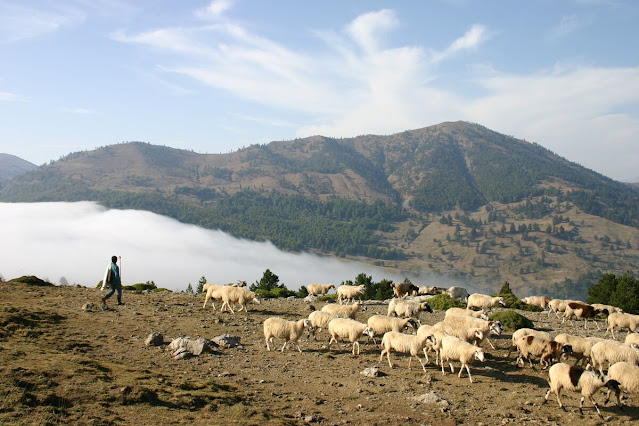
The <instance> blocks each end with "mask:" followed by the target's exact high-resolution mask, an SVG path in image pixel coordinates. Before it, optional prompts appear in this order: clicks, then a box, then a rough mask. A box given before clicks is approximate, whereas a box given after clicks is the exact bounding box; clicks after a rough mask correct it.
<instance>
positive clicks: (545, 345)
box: [515, 335, 572, 369]
mask: <svg viewBox="0 0 639 426" xmlns="http://www.w3.org/2000/svg"><path fill="white" fill-rule="evenodd" d="M515 345H516V346H517V352H518V353H519V356H518V357H517V361H516V363H517V365H519V362H520V361H521V363H522V367H523V366H524V365H525V360H527V361H528V363H529V364H530V368H532V369H534V368H535V367H534V366H533V363H532V360H531V359H530V357H531V356H536V357H539V365H541V366H542V368H546V367H548V366H549V365H550V362H549V360H551V359H553V358H554V359H559V358H560V357H561V355H563V354H571V353H572V348H571V347H570V345H564V344H562V343H559V342H555V341H554V340H548V339H544V338H540V337H535V336H532V335H528V336H523V337H520V338H519V339H517V341H516V342H515Z"/></svg>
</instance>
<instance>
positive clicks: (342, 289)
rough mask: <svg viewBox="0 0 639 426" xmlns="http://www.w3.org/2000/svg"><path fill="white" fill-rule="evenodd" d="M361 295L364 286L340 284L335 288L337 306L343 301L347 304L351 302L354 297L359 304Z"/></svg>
mask: <svg viewBox="0 0 639 426" xmlns="http://www.w3.org/2000/svg"><path fill="white" fill-rule="evenodd" d="M363 295H364V284H362V285H357V286H355V285H346V284H342V285H341V286H339V287H338V288H337V301H338V302H339V304H342V302H343V301H344V300H346V301H347V302H348V301H349V300H353V299H355V297H358V298H359V300H360V302H361V301H362V296H363Z"/></svg>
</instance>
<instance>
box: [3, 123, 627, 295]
mask: <svg viewBox="0 0 639 426" xmlns="http://www.w3.org/2000/svg"><path fill="white" fill-rule="evenodd" d="M0 200H2V201H74V200H95V201H99V202H101V203H103V204H105V205H107V206H111V207H120V208H139V209H144V210H150V211H154V212H157V213H160V214H165V215H168V216H172V217H175V218H177V219H179V220H181V221H184V222H189V223H195V224H198V225H200V226H204V227H207V228H219V229H222V230H224V231H227V232H230V233H232V234H234V235H236V236H240V237H244V238H250V239H255V240H265V239H269V240H271V241H273V242H274V243H275V244H276V245H278V246H279V247H281V248H284V249H287V250H314V251H319V252H323V253H327V254H336V255H339V256H360V257H365V258H368V259H370V261H371V262H376V263H378V264H380V265H385V266H389V267H398V268H400V269H406V270H412V271H418V270H419V271H434V272H439V273H442V274H447V275H449V274H453V275H455V276H457V277H461V278H468V279H472V280H477V281H483V282H484V283H488V282H490V281H492V280H497V281H501V280H503V279H509V280H510V281H511V282H512V283H514V286H515V287H516V286H517V285H518V284H519V285H524V284H526V283H529V284H534V285H542V284H544V283H548V282H551V281H553V280H555V281H560V280H561V279H564V278H571V279H576V278H577V276H576V275H575V274H577V269H578V270H580V271H581V272H587V271H591V270H592V271H594V270H602V269H603V270H606V271H608V269H613V270H612V271H610V272H616V271H617V269H618V268H622V269H631V268H632V267H633V266H632V265H636V264H637V262H636V260H638V259H639V256H638V255H639V252H637V250H636V248H637V247H638V246H639V234H637V233H638V232H639V230H638V229H637V227H638V226H639V190H637V188H635V187H632V186H630V185H626V184H622V183H620V182H615V181H613V180H611V179H609V178H606V177H604V176H602V175H600V174H598V173H595V172H593V171H591V170H588V169H585V168H583V167H581V166H579V165H577V164H575V163H571V162H570V161H568V160H566V159H564V158H561V157H558V156H557V155H555V154H553V153H552V152H550V151H549V150H547V149H545V148H543V147H541V146H539V145H537V144H532V143H529V142H526V141H522V140H518V139H515V138H513V137H509V136H505V135H502V134H499V133H497V132H494V131H491V130H489V129H487V128H485V127H483V126H480V125H477V124H471V123H466V122H454V123H442V124H439V125H436V126H430V127H426V128H423V129H418V130H412V131H406V132H402V133H398V134H394V135H389V136H376V135H363V136H358V137H355V138H340V139H336V138H327V137H321V136H314V137H310V138H304V139H296V140H293V141H279V142H271V143H269V144H266V145H252V146H250V147H248V148H245V149H241V150H238V151H236V152H232V153H229V154H198V153H195V152H192V151H185V150H178V149H173V148H168V147H162V146H154V145H150V144H147V143H140V142H131V143H122V144H118V145H111V146H108V147H103V148H99V149H96V150H94V151H89V152H79V153H74V154H70V155H68V156H66V157H64V158H62V159H60V160H59V161H56V162H53V163H51V164H49V165H46V166H43V167H40V168H38V169H37V170H35V171H33V172H30V173H27V174H25V175H23V176H20V177H17V178H15V179H13V180H12V181H10V182H9V183H8V184H7V185H6V186H5V188H4V189H3V190H2V192H1V193H0ZM576 217H579V218H580V219H579V220H580V222H577V221H576V220H575V218H576ZM591 221H592V225H589V223H590V222H591ZM513 227H514V229H513ZM548 227H550V228H548ZM504 228H505V229H504ZM524 228H525V229H524ZM445 231H446V232H445ZM604 236H606V237H607V238H606V240H608V241H607V242H604V243H603V244H606V247H603V248H604V249H607V248H609V247H610V246H609V244H610V243H611V241H612V243H614V244H613V245H615V244H616V246H618V247H621V246H622V245H623V247H624V248H625V249H626V252H627V253H626V254H624V256H622V257H621V258H620V256H619V254H618V253H607V252H606V250H601V249H602V247H601V245H602V244H601V243H600V241H601V240H600V238H601V239H603V238H604ZM586 237H587V238H586ZM595 237H596V238H597V239H596V240H595ZM428 238H430V239H428ZM522 238H523V239H522ZM515 240H518V241H515ZM619 241H621V243H619ZM522 242H524V244H522ZM528 243H531V244H528ZM593 244H594V245H595V246H597V247H596V250H595V247H591V245H593ZM571 245H575V247H574V248H573V247H569V246H571ZM528 246H530V247H528ZM555 246H559V249H557V248H556V247H555ZM562 246H563V247H562ZM527 247H528V248H527ZM457 249H459V250H457ZM457 251H459V253H457ZM462 252H463V253H462ZM429 256H430V257H429ZM625 256H628V257H625ZM575 257H576V258H579V259H581V260H580V261H577V260H575ZM551 259H552V261H550V260H551ZM633 262H634V263H633ZM568 264H572V265H573V266H571V267H568ZM534 265H536V266H534ZM564 266H566V268H564ZM563 270H566V271H567V272H566V273H563V272H562V271H563ZM621 272H623V270H622V271H621ZM562 277H563V278H562Z"/></svg>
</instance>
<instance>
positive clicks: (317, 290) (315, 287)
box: [306, 284, 335, 296]
mask: <svg viewBox="0 0 639 426" xmlns="http://www.w3.org/2000/svg"><path fill="white" fill-rule="evenodd" d="M332 288H335V284H309V285H308V287H306V290H307V291H308V295H309V296H316V295H321V296H324V295H325V294H326V293H328V292H329V291H330V290H331V289H332Z"/></svg>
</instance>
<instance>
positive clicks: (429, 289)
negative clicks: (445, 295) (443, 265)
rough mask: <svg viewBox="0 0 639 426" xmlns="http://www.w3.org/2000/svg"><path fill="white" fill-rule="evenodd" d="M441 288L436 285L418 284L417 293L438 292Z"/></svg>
mask: <svg viewBox="0 0 639 426" xmlns="http://www.w3.org/2000/svg"><path fill="white" fill-rule="evenodd" d="M441 290H442V289H441V288H439V287H437V286H419V290H418V291H417V294H439V293H441Z"/></svg>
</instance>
